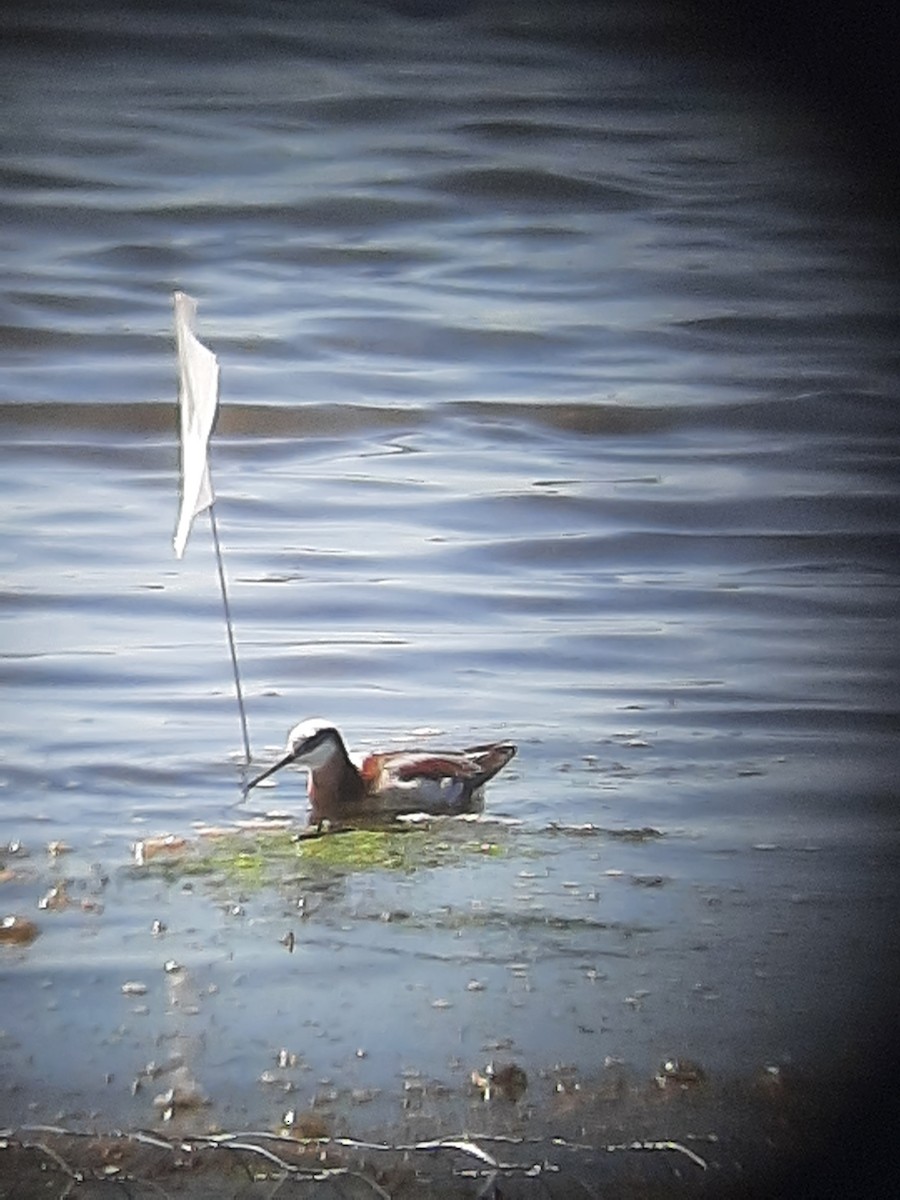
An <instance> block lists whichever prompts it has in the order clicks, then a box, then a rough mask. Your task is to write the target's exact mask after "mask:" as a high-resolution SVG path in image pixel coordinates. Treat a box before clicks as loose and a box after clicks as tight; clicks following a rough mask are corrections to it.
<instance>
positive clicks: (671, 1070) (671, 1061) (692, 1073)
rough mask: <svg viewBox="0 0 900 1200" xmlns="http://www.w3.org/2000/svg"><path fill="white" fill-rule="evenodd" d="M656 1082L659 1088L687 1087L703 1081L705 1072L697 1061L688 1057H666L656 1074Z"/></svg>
mask: <svg viewBox="0 0 900 1200" xmlns="http://www.w3.org/2000/svg"><path fill="white" fill-rule="evenodd" d="M655 1078H656V1082H657V1083H658V1084H659V1086H660V1087H661V1088H664V1087H669V1086H673V1087H680V1088H689V1087H693V1086H694V1085H696V1084H698V1083H704V1082H705V1080H706V1072H705V1071H704V1070H703V1068H702V1067H701V1066H700V1064H699V1063H695V1062H693V1061H692V1060H691V1059H689V1058H667V1059H666V1061H665V1062H664V1063H663V1064H662V1066H661V1067H660V1069H659V1071H658V1072H657V1074H656V1077H655Z"/></svg>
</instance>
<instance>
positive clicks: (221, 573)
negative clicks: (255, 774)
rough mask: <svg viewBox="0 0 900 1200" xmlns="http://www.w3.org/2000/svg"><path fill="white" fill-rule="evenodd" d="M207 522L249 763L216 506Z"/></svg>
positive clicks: (245, 722)
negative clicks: (213, 552) (220, 592)
mask: <svg viewBox="0 0 900 1200" xmlns="http://www.w3.org/2000/svg"><path fill="white" fill-rule="evenodd" d="M209 524H210V527H211V528H212V536H213V545H214V546H215V548H216V565H217V567H218V568H219V586H220V587H221V589H222V604H223V606H224V608H225V628H226V629H227V630H228V649H229V650H230V651H231V669H232V671H233V672H234V690H235V693H236V695H237V702H238V711H239V712H240V714H241V735H242V737H243V739H244V762H245V765H246V766H248V767H249V765H250V735H249V734H248V733H247V713H246V711H245V709H244V692H243V689H242V688H241V675H240V671H239V670H238V660H237V651H236V650H235V648H234V627H233V625H232V623H231V606H230V605H229V603H228V589H227V588H226V586H225V567H224V564H223V563H222V547H221V546H220V545H219V531H218V529H217V528H216V506H215V504H211V505H210V506H209Z"/></svg>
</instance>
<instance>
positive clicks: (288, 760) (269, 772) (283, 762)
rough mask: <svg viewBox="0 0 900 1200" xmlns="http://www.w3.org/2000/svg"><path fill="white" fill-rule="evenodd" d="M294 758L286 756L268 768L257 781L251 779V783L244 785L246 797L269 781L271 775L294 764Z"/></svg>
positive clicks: (289, 755)
mask: <svg viewBox="0 0 900 1200" xmlns="http://www.w3.org/2000/svg"><path fill="white" fill-rule="evenodd" d="M294 757H295V756H294V755H293V754H286V755H285V756H284V758H280V759H279V760H278V762H277V763H275V764H274V765H273V766H271V767H266V769H265V771H263V773H262V774H261V775H257V776H256V778H255V779H251V780H250V782H249V783H245V784H244V795H245V796H246V795H247V793H248V792H249V791H251V790H252V789H253V788H255V787H256V785H257V784H258V783H262V781H263V780H264V779H268V778H269V776H270V775H274V774H275V772H276V771H280V770H281V768H282V767H286V766H287V765H288V763H292V762H293V761H294Z"/></svg>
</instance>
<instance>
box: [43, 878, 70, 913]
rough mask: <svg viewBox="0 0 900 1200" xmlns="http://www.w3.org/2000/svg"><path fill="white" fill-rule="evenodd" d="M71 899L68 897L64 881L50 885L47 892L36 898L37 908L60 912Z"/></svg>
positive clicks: (67, 905) (66, 906)
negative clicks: (53, 885)
mask: <svg viewBox="0 0 900 1200" xmlns="http://www.w3.org/2000/svg"><path fill="white" fill-rule="evenodd" d="M71 903H72V901H71V900H70V898H69V893H68V892H67V891H66V885H65V884H64V883H58V884H56V886H55V887H52V888H51V889H50V891H49V892H47V893H46V894H45V895H43V896H41V898H40V900H38V908H40V909H42V910H45V911H46V910H50V911H52V912H62V910H63V909H64V908H68V907H69V905H70V904H71Z"/></svg>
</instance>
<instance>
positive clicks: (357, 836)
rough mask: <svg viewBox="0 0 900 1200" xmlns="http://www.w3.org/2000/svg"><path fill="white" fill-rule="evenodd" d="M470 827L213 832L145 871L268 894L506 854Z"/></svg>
mask: <svg viewBox="0 0 900 1200" xmlns="http://www.w3.org/2000/svg"><path fill="white" fill-rule="evenodd" d="M471 833H472V831H471V829H470V828H468V827H457V828H451V829H449V830H448V829H445V828H442V829H441V830H440V834H441V836H440V837H437V836H435V830H434V829H428V828H416V829H404V828H397V827H392V828H388V829H372V828H370V829H341V830H331V831H328V832H323V833H319V832H317V831H312V830H303V831H299V832H298V831H297V830H296V829H285V828H283V827H279V828H274V829H271V830H267V829H260V828H256V829H253V830H246V829H235V830H225V829H216V830H209V831H206V832H204V833H203V834H201V835H200V836H199V837H198V838H196V839H194V840H187V839H184V840H182V839H179V841H178V845H177V847H172V846H169V845H167V846H166V849H165V853H164V854H163V853H160V854H153V855H146V856H145V857H144V858H142V859H141V860H140V861H139V864H138V865H139V866H140V869H141V870H142V871H149V872H154V873H158V874H161V875H163V876H164V877H165V878H168V879H172V880H177V879H178V878H188V877H193V876H206V877H211V878H213V879H218V880H221V881H223V882H229V883H240V885H241V886H242V887H243V888H249V889H252V888H261V887H264V886H266V885H270V884H276V883H280V882H283V881H284V880H285V879H288V878H290V879H298V878H300V879H302V878H304V877H307V878H311V877H314V876H316V877H321V876H322V875H342V874H349V873H353V872H367V871H391V872H401V873H408V874H412V873H414V872H415V871H420V870H427V869H429V868H434V867H441V866H453V865H457V864H459V863H460V862H463V861H466V860H470V859H472V858H474V857H481V858H496V857H499V856H502V855H504V854H506V852H507V851H506V847H505V846H503V845H502V844H500V843H498V842H497V841H494V840H491V841H488V840H475V839H473V838H472V836H471Z"/></svg>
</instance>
